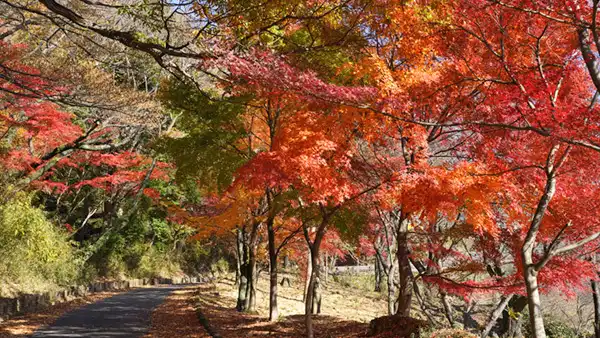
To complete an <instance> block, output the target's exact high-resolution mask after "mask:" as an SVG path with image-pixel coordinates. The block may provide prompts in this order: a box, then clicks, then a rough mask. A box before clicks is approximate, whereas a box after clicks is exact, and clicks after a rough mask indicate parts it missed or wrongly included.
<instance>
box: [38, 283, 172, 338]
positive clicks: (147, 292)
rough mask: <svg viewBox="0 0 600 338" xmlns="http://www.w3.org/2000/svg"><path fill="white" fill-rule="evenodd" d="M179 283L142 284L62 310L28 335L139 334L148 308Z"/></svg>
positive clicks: (145, 325) (144, 326) (144, 328)
mask: <svg viewBox="0 0 600 338" xmlns="http://www.w3.org/2000/svg"><path fill="white" fill-rule="evenodd" d="M181 287H182V286H164V287H155V288H142V289H136V290H132V291H129V292H126V293H122V294H118V295H116V296H113V297H110V298H106V299H103V300H101V301H99V302H96V303H93V304H89V305H86V306H84V307H81V308H79V309H76V310H74V311H71V312H68V313H66V314H64V315H63V316H62V317H60V318H58V319H57V320H56V321H55V322H54V323H53V324H52V325H50V326H49V327H46V328H43V329H40V330H38V331H36V332H35V333H34V334H33V336H32V337H36V338H37V337H64V338H74V337H77V338H80V337H94V338H105V337H106V338H113V337H141V336H143V335H144V334H146V333H147V332H148V329H149V327H150V317H151V315H152V310H153V309H154V308H155V307H156V306H158V305H160V304H161V303H162V302H163V301H164V299H165V297H167V296H168V295H169V294H170V293H171V292H172V291H174V290H176V289H178V288H181Z"/></svg>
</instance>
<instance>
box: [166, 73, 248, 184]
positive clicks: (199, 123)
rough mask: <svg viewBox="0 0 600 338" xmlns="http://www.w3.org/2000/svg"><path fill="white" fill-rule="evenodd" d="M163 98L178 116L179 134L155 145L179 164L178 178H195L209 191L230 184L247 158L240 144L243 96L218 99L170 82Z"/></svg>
mask: <svg viewBox="0 0 600 338" xmlns="http://www.w3.org/2000/svg"><path fill="white" fill-rule="evenodd" d="M161 99H162V101H163V102H164V104H165V105H166V106H167V108H168V109H169V110H170V111H172V112H173V113H175V114H177V115H179V116H180V117H179V121H178V123H177V129H178V130H177V131H178V134H179V135H178V136H177V137H167V138H164V139H163V140H161V141H160V142H159V143H158V144H157V146H156V148H157V150H158V151H159V152H161V153H164V154H166V155H167V156H169V157H170V158H171V159H172V160H173V161H174V163H175V164H176V166H177V174H176V177H177V180H178V181H185V180H186V179H193V180H195V181H196V182H197V183H199V185H200V186H202V187H204V188H206V189H208V190H215V189H216V190H222V189H224V188H225V187H227V186H228V185H229V184H231V182H232V180H233V174H234V172H235V171H236V170H237V169H238V168H239V167H240V166H241V165H242V164H243V163H244V162H245V161H246V160H247V158H248V150H247V149H244V148H243V144H241V143H240V141H242V139H243V138H244V136H245V135H246V132H245V130H244V127H243V123H242V120H241V113H242V112H243V109H244V107H243V105H242V103H243V102H244V100H243V99H242V98H234V99H232V100H230V101H227V102H224V101H217V100H213V99H212V98H210V97H207V96H204V95H202V94H200V93H199V92H198V91H197V90H195V88H192V87H191V86H190V85H187V84H182V83H170V84H168V85H167V89H166V91H163V92H162V93H161Z"/></svg>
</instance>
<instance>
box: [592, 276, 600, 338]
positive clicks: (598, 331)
mask: <svg viewBox="0 0 600 338" xmlns="http://www.w3.org/2000/svg"><path fill="white" fill-rule="evenodd" d="M599 286H600V285H598V281H595V280H593V281H592V291H593V294H592V296H593V297H594V336H595V337H596V338H600V295H599V294H598V293H599V292H600V289H599Z"/></svg>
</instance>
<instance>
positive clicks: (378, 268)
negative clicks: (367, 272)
mask: <svg viewBox="0 0 600 338" xmlns="http://www.w3.org/2000/svg"><path fill="white" fill-rule="evenodd" d="M381 270H382V267H381V262H380V261H379V255H375V289H374V291H375V292H381V279H382V271H381Z"/></svg>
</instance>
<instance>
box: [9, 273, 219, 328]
mask: <svg viewBox="0 0 600 338" xmlns="http://www.w3.org/2000/svg"><path fill="white" fill-rule="evenodd" d="M208 280H209V278H207V277H203V276H183V277H172V278H143V279H129V280H124V281H109V282H94V283H90V284H89V285H87V286H85V285H79V286H72V287H67V288H63V289H62V290H60V291H56V292H45V293H42V294H22V295H19V296H17V297H15V298H2V297H0V322H2V321H3V320H6V319H8V318H10V317H13V316H16V315H21V314H25V313H31V312H37V311H41V310H44V309H46V308H48V307H49V306H51V305H54V304H58V303H64V302H68V301H71V300H73V299H76V298H80V297H84V296H86V295H88V294H90V293H94V292H101V291H117V290H125V289H130V288H137V287H141V286H145V285H159V284H191V283H203V282H207V281H208Z"/></svg>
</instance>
